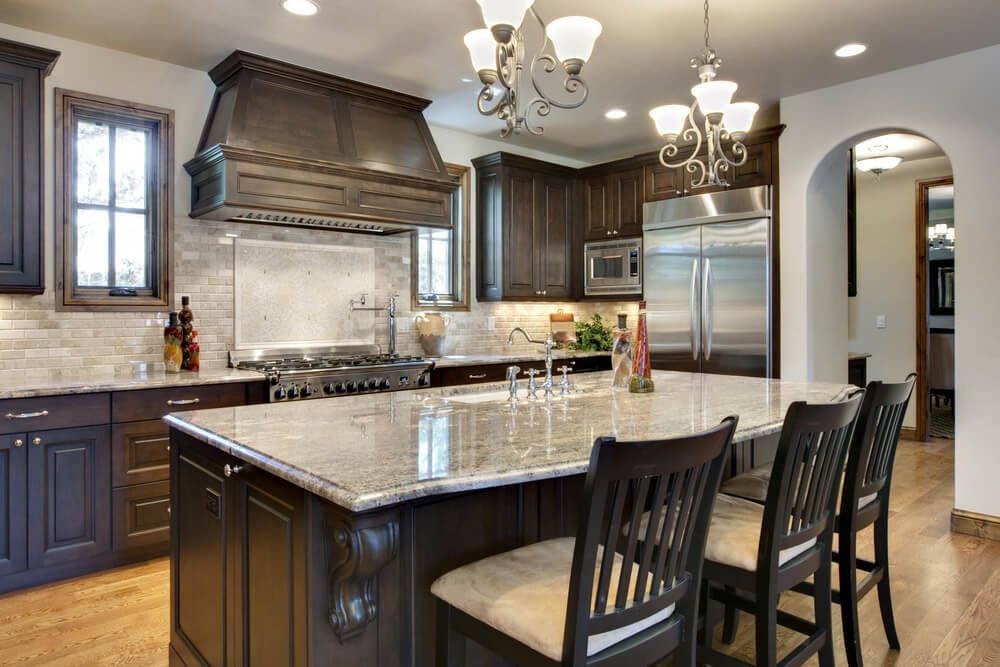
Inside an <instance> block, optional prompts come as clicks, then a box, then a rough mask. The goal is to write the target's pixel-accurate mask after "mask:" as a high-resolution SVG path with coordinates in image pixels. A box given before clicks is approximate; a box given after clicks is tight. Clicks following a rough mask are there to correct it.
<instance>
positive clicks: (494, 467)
mask: <svg viewBox="0 0 1000 667" xmlns="http://www.w3.org/2000/svg"><path fill="white" fill-rule="evenodd" d="M653 378H654V380H655V382H656V391H655V392H654V393H652V394H630V393H629V392H627V391H622V390H612V389H611V388H610V382H611V372H610V371H603V372H597V373H587V374H585V375H581V376H578V377H577V378H575V381H574V393H573V394H572V395H571V396H570V397H568V398H564V397H560V396H558V395H557V396H555V397H553V398H550V399H541V400H532V401H529V400H527V399H525V398H523V396H524V389H523V384H522V389H521V396H522V399H521V400H519V401H518V402H517V403H515V404H513V405H512V404H511V402H510V401H508V400H507V398H506V391H507V390H506V387H505V386H504V385H505V384H506V383H490V384H483V385H471V386H470V385H466V386H464V387H446V388H441V389H428V390H419V391H401V392H387V393H383V394H369V395H364V396H347V397H342V398H329V399H322V400H311V401H299V402H294V403H282V404H264V405H253V406H245V407H237V408H219V409H212V410H200V411H197V412H179V413H173V414H170V415H167V416H166V417H165V418H164V419H165V420H166V421H167V422H168V423H169V424H170V425H171V426H173V427H175V428H177V429H179V430H181V431H184V432H185V433H188V434H190V435H192V436H194V437H195V438H197V439H200V440H202V441H204V442H206V443H208V444H210V445H212V446H214V447H216V448H218V449H220V450H222V451H225V452H228V453H230V454H231V455H233V456H235V457H237V458H239V459H242V460H244V461H247V462H249V463H251V464H253V465H256V466H258V467H259V468H261V469H263V470H266V471H268V472H270V473H273V474H274V475H277V476H278V477H281V478H284V479H286V480H288V481H290V482H292V483H294V484H296V485H298V486H300V487H302V488H304V489H306V490H308V491H311V492H312V493H315V494H317V495H318V496H320V497H323V498H325V499H327V500H329V501H331V502H333V503H336V504H337V505H340V506H341V507H344V508H346V509H348V510H351V511H364V510H369V509H374V508H378V507H385V506H388V505H393V504H396V503H399V502H404V501H407V500H410V499H413V498H419V497H422V496H430V495H436V494H444V493H451V492H455V491H463V490H469V489H477V488H487V487H491V486H502V485H505V484H515V483H519V482H525V481H529V480H536V479H544V478H553V477H562V476H566V475H572V474H576V473H580V472H583V471H584V470H586V469H587V464H588V460H589V457H590V449H591V446H592V444H593V442H594V439H595V438H597V437H598V436H615V437H617V438H620V439H623V440H637V439H651V438H667V437H672V436H680V435H687V434H691V433H694V432H698V431H701V430H704V429H707V428H710V427H712V426H714V425H716V424H718V423H719V422H720V421H721V420H722V419H723V418H724V417H726V416H727V415H730V414H736V415H739V417H740V424H739V429H738V431H737V434H736V440H738V441H739V440H747V439H750V438H753V437H759V436H762V435H767V434H771V433H775V432H777V431H778V430H780V428H781V423H782V420H783V418H784V414H785V411H786V410H787V408H788V406H789V404H791V403H792V402H793V401H797V400H808V401H813V402H827V401H831V400H836V399H838V398H841V397H843V396H844V395H845V394H846V392H847V391H848V390H850V389H853V387H851V386H850V385H842V384H827V383H815V382H813V383H804V382H788V381H783V380H765V379H760V378H746V377H732V376H723V375H701V374H694V373H675V372H668V371H654V374H653Z"/></svg>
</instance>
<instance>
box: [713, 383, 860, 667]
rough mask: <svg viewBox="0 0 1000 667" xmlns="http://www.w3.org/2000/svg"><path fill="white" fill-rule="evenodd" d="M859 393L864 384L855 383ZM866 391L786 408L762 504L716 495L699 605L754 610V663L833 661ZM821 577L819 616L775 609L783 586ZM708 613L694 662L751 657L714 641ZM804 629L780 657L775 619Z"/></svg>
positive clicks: (818, 580)
mask: <svg viewBox="0 0 1000 667" xmlns="http://www.w3.org/2000/svg"><path fill="white" fill-rule="evenodd" d="M856 393H857V394H861V393H863V392H862V390H858V391H857V392H856ZM860 406H861V396H859V395H854V396H853V397H852V398H849V399H848V400H846V401H844V402H841V403H833V404H826V405H809V404H806V403H802V402H799V403H793V404H792V405H791V407H789V409H788V412H787V414H786V416H785V423H784V426H783V427H782V430H781V438H780V440H779V444H778V451H777V455H776V458H775V462H774V468H773V471H774V472H773V477H772V479H773V483H771V484H770V485H769V486H768V491H767V498H766V500H765V503H764V504H763V505H760V504H758V503H755V502H751V501H749V500H744V499H742V498H736V497H733V496H726V495H723V494H719V498H718V499H717V501H716V506H715V512H714V514H713V515H712V522H711V526H710V527H709V531H708V540H707V543H706V545H705V565H704V575H703V576H704V581H703V583H702V598H703V607H704V608H705V609H706V612H708V611H709V610H708V604H709V600H711V601H717V602H721V603H723V604H725V605H727V606H730V607H735V608H739V609H742V610H744V611H747V612H749V613H751V614H753V615H754V616H755V618H756V628H755V632H756V637H755V639H756V646H755V655H756V660H755V663H754V664H756V665H758V666H759V667H767V666H769V665H779V664H780V665H799V664H802V663H803V662H804V661H805V660H806V659H808V658H809V657H811V656H813V655H815V654H816V653H819V662H820V665H823V666H824V667H827V666H829V667H832V665H833V664H834V662H833V646H832V640H831V632H832V631H831V626H832V619H831V610H830V606H831V600H830V596H831V582H830V561H831V558H832V541H833V527H834V516H835V511H836V500H837V491H838V489H839V487H840V477H841V471H842V470H843V467H844V459H845V458H846V456H847V449H848V443H849V442H850V440H851V435H852V433H853V431H854V425H855V420H856V419H857V416H858V410H859V408H860ZM810 576H812V577H813V578H814V580H815V593H814V599H815V605H814V610H815V621H811V620H807V619H804V618H801V617H799V616H794V615H792V614H790V613H787V612H784V611H779V610H778V598H779V597H780V596H781V594H782V593H784V592H785V591H788V590H789V589H791V588H793V587H794V586H797V585H798V584H801V583H802V582H804V581H806V580H807V579H808V578H809V577H810ZM712 616H713V615H712V614H707V615H706V623H705V626H706V627H705V632H704V638H703V641H702V644H701V645H700V646H699V649H698V662H703V663H708V664H711V665H735V664H746V663H743V662H741V661H739V660H737V659H736V658H734V657H732V656H729V655H726V654H724V653H721V652H719V651H716V650H715V649H713V648H712V630H713V625H714V623H713V618H712ZM778 625H781V626H783V627H786V628H789V629H791V630H794V631H795V632H798V633H800V634H803V635H805V636H806V639H805V641H803V642H801V643H800V644H799V645H798V646H796V647H795V648H793V649H792V650H791V651H790V652H789V653H788V655H786V656H785V657H784V658H783V659H782V660H781V661H780V662H779V660H778V656H777V626H778Z"/></svg>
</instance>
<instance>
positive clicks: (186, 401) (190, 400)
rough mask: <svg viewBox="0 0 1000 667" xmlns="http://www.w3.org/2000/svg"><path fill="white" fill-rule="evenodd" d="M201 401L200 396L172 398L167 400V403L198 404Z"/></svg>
mask: <svg viewBox="0 0 1000 667" xmlns="http://www.w3.org/2000/svg"><path fill="white" fill-rule="evenodd" d="M198 403H201V399H200V398H176V399H175V398H171V399H168V400H167V405H197V404H198Z"/></svg>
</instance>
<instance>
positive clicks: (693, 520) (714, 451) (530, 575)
mask: <svg viewBox="0 0 1000 667" xmlns="http://www.w3.org/2000/svg"><path fill="white" fill-rule="evenodd" d="M736 422H737V419H736V417H727V418H726V419H725V420H723V422H722V423H721V424H720V425H719V426H717V427H715V428H714V429H712V430H710V431H706V432H704V433H702V434H699V435H695V436H690V437H684V438H676V439H671V440H656V441H645V442H617V441H616V440H615V439H614V438H598V439H597V440H596V441H595V443H594V447H593V450H592V452H591V456H590V467H589V469H588V471H587V478H586V483H585V486H584V493H583V498H582V500H583V505H582V508H581V514H580V524H579V528H578V530H577V533H576V534H577V538H575V539H574V538H560V539H553V540H546V541H544V542H538V543H536V544H531V545H529V546H525V547H521V548H519V549H514V550H513V551H508V552H506V553H502V554H499V555H496V556H491V557H489V558H485V559H483V560H480V561H477V562H475V563H471V564H469V565H465V566H463V567H460V568H458V569H456V570H452V571H451V572H448V573H447V574H445V575H444V576H442V577H441V578H439V579H438V580H437V581H435V582H434V584H433V585H432V586H431V592H432V593H433V594H434V595H435V596H437V598H438V616H437V664H438V665H439V666H441V667H444V666H447V665H450V664H460V663H461V661H462V660H463V659H464V655H463V651H462V647H463V646H464V644H463V642H462V641H461V637H462V636H464V637H468V638H470V639H473V640H475V641H476V642H478V643H479V644H481V645H482V646H485V647H486V648H488V649H489V650H491V651H493V652H495V653H497V654H499V655H501V656H503V657H505V658H506V659H508V660H512V661H514V662H516V663H517V664H518V665H574V666H575V665H604V666H608V667H614V666H622V667H624V666H626V665H628V666H629V667H632V666H633V665H640V664H642V665H648V664H652V663H654V662H656V661H658V660H660V659H662V658H664V657H666V656H667V655H669V654H671V653H673V652H674V651H675V650H676V651H679V653H680V654H681V658H682V660H681V662H680V663H678V664H692V661H693V660H694V652H695V643H696V642H695V640H694V636H695V635H696V634H697V633H696V631H697V620H696V619H697V618H698V582H699V581H700V578H701V567H702V555H703V551H704V548H705V533H706V531H707V529H708V522H709V517H710V516H711V512H712V505H713V502H714V500H715V497H716V495H717V492H718V488H719V480H720V479H721V476H722V465H723V459H724V458H725V456H726V455H727V454H728V450H729V444H730V442H731V440H732V437H733V433H734V432H735V430H736ZM647 509H652V510H654V511H655V510H658V511H660V512H663V513H664V515H665V516H670V517H673V520H672V521H669V522H660V524H661V525H660V527H659V529H658V530H654V527H653V526H650V525H646V526H644V527H643V529H642V530H641V531H640V530H639V529H638V526H639V518H640V516H641V515H642V512H643V511H644V510H647ZM647 524H648V522H647ZM661 544H662V545H663V546H662V547H661V546H660V545H661ZM453 635H457V636H453Z"/></svg>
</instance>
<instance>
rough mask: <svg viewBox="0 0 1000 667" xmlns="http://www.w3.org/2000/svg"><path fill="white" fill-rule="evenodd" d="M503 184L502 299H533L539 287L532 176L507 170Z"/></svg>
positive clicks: (523, 170) (533, 180)
mask: <svg viewBox="0 0 1000 667" xmlns="http://www.w3.org/2000/svg"><path fill="white" fill-rule="evenodd" d="M506 181H507V182H506V188H507V194H508V197H507V205H506V207H505V211H504V215H505V216H507V218H506V220H505V222H506V225H505V227H506V232H505V234H504V237H505V241H504V243H505V252H504V297H507V298H510V297H536V296H538V292H539V291H540V290H541V287H539V286H538V285H539V280H538V274H537V268H536V267H537V266H538V263H537V261H536V257H537V255H536V249H535V213H536V206H535V175H534V174H533V173H532V172H530V171H528V170H527V169H515V168H511V169H509V170H507V178H506Z"/></svg>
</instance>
